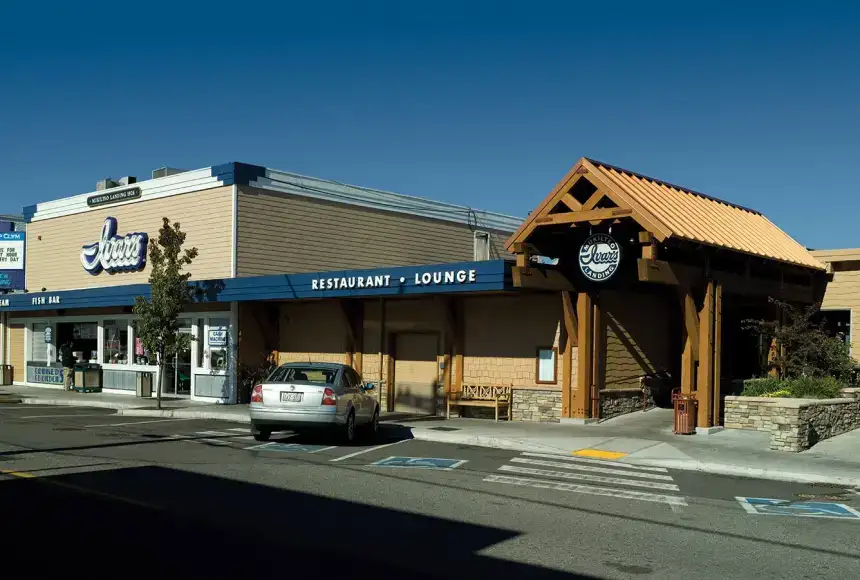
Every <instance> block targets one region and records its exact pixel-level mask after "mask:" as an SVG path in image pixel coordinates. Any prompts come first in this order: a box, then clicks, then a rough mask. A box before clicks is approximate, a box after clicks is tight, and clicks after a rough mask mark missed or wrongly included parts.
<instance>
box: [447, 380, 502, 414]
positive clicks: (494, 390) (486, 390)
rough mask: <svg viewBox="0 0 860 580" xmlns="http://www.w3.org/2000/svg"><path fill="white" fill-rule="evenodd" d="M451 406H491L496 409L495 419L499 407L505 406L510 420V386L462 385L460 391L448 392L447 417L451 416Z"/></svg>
mask: <svg viewBox="0 0 860 580" xmlns="http://www.w3.org/2000/svg"><path fill="white" fill-rule="evenodd" d="M451 407H493V408H494V409H495V410H496V421H498V420H499V409H500V408H502V407H507V419H508V421H510V420H511V411H512V409H513V391H512V389H511V387H484V386H480V385H463V390H462V391H461V392H458V393H449V394H448V411H447V415H446V416H447V417H448V419H450V418H451Z"/></svg>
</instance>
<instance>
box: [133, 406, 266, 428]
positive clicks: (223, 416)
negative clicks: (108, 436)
mask: <svg viewBox="0 0 860 580" xmlns="http://www.w3.org/2000/svg"><path fill="white" fill-rule="evenodd" d="M116 414H117V415H122V416H124V417H164V418H168V419H204V420H210V421H228V422H230V423H244V424H248V423H250V422H251V417H250V416H249V415H248V414H247V413H243V414H241V415H237V414H236V413H221V412H218V411H189V410H187V409H161V410H158V409H140V408H125V409H117V412H116Z"/></svg>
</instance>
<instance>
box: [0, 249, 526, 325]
mask: <svg viewBox="0 0 860 580" xmlns="http://www.w3.org/2000/svg"><path fill="white" fill-rule="evenodd" d="M511 267H512V263H511V262H506V261H504V260H490V261H481V262H456V263H449V264H432V265H422V266H401V267H395V268H375V269H373V270H343V271H333V272H315V273H308V274H278V275H273V276H254V277H249V278H228V279H224V280H205V281H199V282H192V283H191V284H192V286H194V287H195V288H197V289H199V293H198V297H197V298H196V300H195V301H196V302H198V303H211V302H220V303H230V302H248V301H254V300H301V299H306V298H373V297H383V296H391V297H396V296H422V295H432V294H454V293H473V292H503V291H511V290H514V286H513V281H512V278H511ZM401 280H402V281H401ZM149 295H150V294H149V284H130V285H128V286H111V287H105V288H90V289H86V290H66V291H62V292H31V293H26V294H25V293H14V294H5V295H4V294H0V311H2V312H26V311H38V310H72V309H78V308H104V307H109V306H132V305H134V299H135V297H137V296H144V297H146V298H149Z"/></svg>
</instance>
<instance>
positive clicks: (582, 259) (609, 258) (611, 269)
mask: <svg viewBox="0 0 860 580" xmlns="http://www.w3.org/2000/svg"><path fill="white" fill-rule="evenodd" d="M619 264H621V247H620V246H619V245H618V242H616V241H615V239H614V238H613V237H612V236H610V235H609V234H594V235H592V236H588V239H586V240H585V243H583V244H582V247H581V248H580V249H579V269H580V270H582V273H583V275H584V276H585V277H586V278H588V279H589V280H593V281H595V282H602V281H604V280H608V279H609V278H611V277H612V275H613V274H615V271H616V270H618V266H619Z"/></svg>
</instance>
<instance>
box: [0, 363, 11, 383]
mask: <svg viewBox="0 0 860 580" xmlns="http://www.w3.org/2000/svg"><path fill="white" fill-rule="evenodd" d="M12 371H13V369H12V365H3V366H2V368H0V386H4V387H8V386H9V385H11V384H12V378H13V377H14V374H13V372H12Z"/></svg>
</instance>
